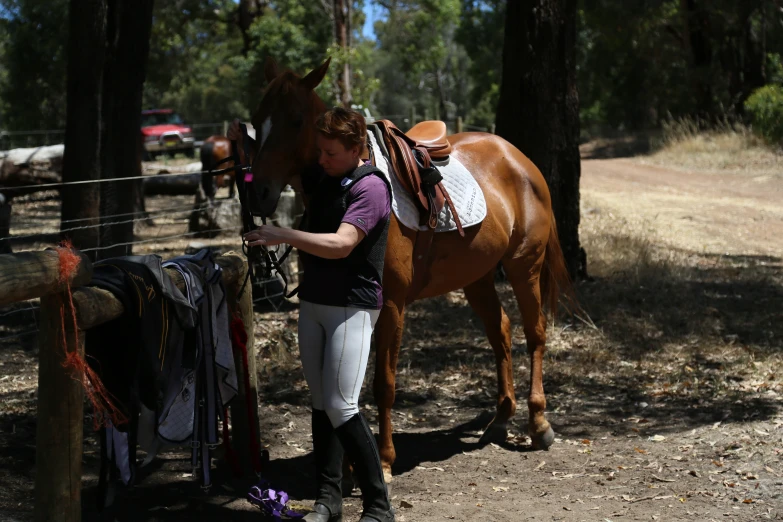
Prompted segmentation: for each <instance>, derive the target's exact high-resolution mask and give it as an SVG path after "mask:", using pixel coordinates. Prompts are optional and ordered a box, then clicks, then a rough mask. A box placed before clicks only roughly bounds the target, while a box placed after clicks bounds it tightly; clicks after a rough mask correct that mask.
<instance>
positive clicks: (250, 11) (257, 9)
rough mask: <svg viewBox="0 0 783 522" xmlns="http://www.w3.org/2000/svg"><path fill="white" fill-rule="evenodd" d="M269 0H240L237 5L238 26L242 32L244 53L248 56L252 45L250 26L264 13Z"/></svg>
mask: <svg viewBox="0 0 783 522" xmlns="http://www.w3.org/2000/svg"><path fill="white" fill-rule="evenodd" d="M268 3H269V1H268V0H239V7H237V26H238V27H239V32H240V33H242V55H243V56H247V53H249V52H250V47H251V46H252V43H253V42H252V39H251V38H250V32H249V31H250V26H251V25H253V21H255V19H256V18H258V17H259V16H261V15H263V14H264V9H265V8H266V6H267V4H268Z"/></svg>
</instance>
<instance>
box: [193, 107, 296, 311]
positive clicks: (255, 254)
mask: <svg viewBox="0 0 783 522" xmlns="http://www.w3.org/2000/svg"><path fill="white" fill-rule="evenodd" d="M239 127H240V129H241V130H242V139H243V141H242V143H243V150H244V151H245V154H247V153H248V152H249V151H250V149H251V141H250V136H249V135H248V133H247V126H246V125H245V124H243V123H241V124H240V125H239ZM229 161H233V162H234V166H233V167H226V168H224V169H220V170H212V169H210V170H209V172H208V173H207V174H208V175H210V176H220V175H222V174H227V173H229V172H233V173H234V182H235V183H236V184H237V192H238V194H239V204H240V208H241V213H242V236H243V239H242V253H243V254H245V258H247V274H246V275H245V281H244V282H243V283H242V288H241V289H240V290H239V293H238V294H237V300H239V298H240V297H241V296H242V293H243V292H244V291H245V286H247V281H248V280H249V279H251V278H253V277H254V276H253V265H254V264H255V263H258V264H259V265H261V266H262V267H263V268H262V276H263V277H264V278H265V279H266V278H271V277H272V275H273V274H275V273H277V275H279V276H280V278H281V279H282V280H283V285H284V287H283V295H285V297H286V298H291V297H293V296H294V295H296V293H297V291H298V290H299V289H298V288H295V289H294V290H293V291H292V292H291V293H288V278H287V277H286V275H285V271H283V269H282V264H283V263H284V262H285V260H286V258H287V257H288V254H290V253H291V250H292V249H293V247H292V246H291V245H288V247H287V248H286V249H285V251H284V252H283V255H282V256H280V257H279V258H278V257H277V252H278V248H275V249H274V250H272V249H270V248H268V247H267V246H265V245H260V246H252V247H251V246H249V245H248V243H247V241H245V239H244V235H245V234H246V233H248V232H251V231H252V230H254V229H255V228H256V224H255V221H254V219H253V218H254V217H256V216H258V217H261V222H262V223H263V224H264V225H266V216H263V215H261V214H258V213H253V212H252V211H251V210H250V196H251V194H252V195H255V188H254V187H253V170H252V166H251V165H243V164H242V163H241V161H240V156H239V148H238V147H237V142H236V140H231V155H230V156H227V157H225V158H223V159H221V160H219V161H218V162H217V163H215V165H214V166H215V167H218V166H220V165H222V164H223V163H227V162H229Z"/></svg>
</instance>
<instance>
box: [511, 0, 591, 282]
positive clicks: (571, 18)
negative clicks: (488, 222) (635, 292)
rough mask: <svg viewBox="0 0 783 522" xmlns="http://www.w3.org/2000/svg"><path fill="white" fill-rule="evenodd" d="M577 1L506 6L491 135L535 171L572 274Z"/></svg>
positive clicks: (537, 0) (575, 250)
mask: <svg viewBox="0 0 783 522" xmlns="http://www.w3.org/2000/svg"><path fill="white" fill-rule="evenodd" d="M576 3H577V0H518V1H511V0H510V1H509V2H508V4H507V7H506V9H507V11H506V37H505V42H504V46H503V78H502V82H501V88H500V101H499V103H498V109H497V128H496V129H497V134H499V135H501V136H503V137H504V138H505V139H506V140H508V141H509V142H511V143H512V144H513V145H515V146H516V147H517V148H519V149H520V150H521V151H522V152H523V153H525V154H526V155H527V156H528V157H529V158H530V159H531V160H532V161H533V163H535V165H536V166H537V167H538V168H539V169H540V170H541V172H542V174H543V175H544V178H545V179H546V181H547V184H548V185H549V191H550V193H551V195H552V208H553V210H554V214H555V220H556V222H557V228H558V234H559V236H560V242H561V245H562V248H563V254H564V255H565V260H566V265H567V266H568V271H569V273H570V275H571V276H572V277H576V275H577V273H579V272H581V271H582V270H583V268H584V267H581V266H580V258H581V247H580V245H579V176H580V158H579V97H578V95H577V90H576V60H575V54H576V46H575V43H576Z"/></svg>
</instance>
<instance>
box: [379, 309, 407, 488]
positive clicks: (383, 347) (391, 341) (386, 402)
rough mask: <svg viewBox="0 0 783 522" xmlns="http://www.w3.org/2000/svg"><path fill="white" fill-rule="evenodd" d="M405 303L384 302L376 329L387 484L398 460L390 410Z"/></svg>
mask: <svg viewBox="0 0 783 522" xmlns="http://www.w3.org/2000/svg"><path fill="white" fill-rule="evenodd" d="M404 319H405V300H404V299H402V300H394V299H386V300H385V302H384V305H383V309H382V310H381V314H380V316H379V317H378V323H377V324H376V326H375V380H374V382H373V388H374V393H375V403H376V404H377V405H378V430H379V442H378V450H379V452H380V456H381V466H382V467H383V478H384V479H385V480H386V483H387V484H388V483H390V482H391V480H392V472H391V467H392V464H393V463H394V460H395V459H396V458H397V453H396V452H395V450H394V443H393V442H392V420H391V409H392V406H393V405H394V395H395V379H396V377H397V358H398V356H399V354H400V343H401V342H402V331H403V322H404Z"/></svg>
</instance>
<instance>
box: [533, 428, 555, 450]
mask: <svg viewBox="0 0 783 522" xmlns="http://www.w3.org/2000/svg"><path fill="white" fill-rule="evenodd" d="M530 440H531V441H532V443H533V449H537V450H548V449H549V447H550V446H551V445H552V443H553V442H554V441H555V432H554V430H552V426H549V427H548V428H547V429H546V431H545V432H544V433H539V434H532V435H531V436H530Z"/></svg>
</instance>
